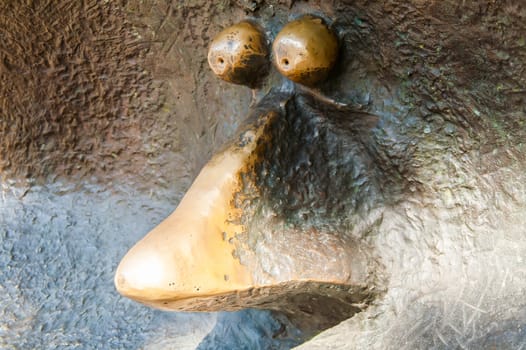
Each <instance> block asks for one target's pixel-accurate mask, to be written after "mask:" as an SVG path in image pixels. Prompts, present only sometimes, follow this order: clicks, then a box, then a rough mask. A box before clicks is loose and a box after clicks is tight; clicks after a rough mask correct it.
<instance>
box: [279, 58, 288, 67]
mask: <svg viewBox="0 0 526 350" xmlns="http://www.w3.org/2000/svg"><path fill="white" fill-rule="evenodd" d="M281 62H282V63H283V64H284V65H285V66H288V65H289V60H288V59H286V58H284V59H283V60H281Z"/></svg>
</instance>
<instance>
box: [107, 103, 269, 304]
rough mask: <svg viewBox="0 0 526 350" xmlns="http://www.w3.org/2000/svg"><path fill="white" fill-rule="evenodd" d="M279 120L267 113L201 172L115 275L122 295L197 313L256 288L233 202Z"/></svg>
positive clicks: (127, 256) (123, 262) (124, 260)
mask: <svg viewBox="0 0 526 350" xmlns="http://www.w3.org/2000/svg"><path fill="white" fill-rule="evenodd" d="M275 117H276V115H275V113H272V112H268V113H263V114H262V115H260V116H259V117H258V119H257V120H256V121H254V123H252V124H251V125H248V126H247V127H245V128H244V130H243V131H242V132H241V133H240V135H239V139H238V140H237V141H236V142H234V143H233V144H231V145H230V146H229V147H227V148H226V149H225V150H224V151H222V152H220V153H218V154H216V155H215V156H214V157H213V158H212V159H211V160H210V161H209V162H208V164H207V165H206V166H205V167H204V168H203V169H202V171H201V173H200V174H199V175H198V177H197V178H196V179H195V181H194V183H193V184H192V186H191V188H190V189H189V190H188V192H187V193H186V195H185V196H184V198H183V199H182V200H181V202H180V204H179V206H178V207H177V209H176V210H175V211H174V212H173V213H172V214H171V215H170V216H169V217H168V218H167V219H166V220H164V221H163V222H162V223H161V224H160V225H159V226H157V227H156V228H155V229H153V230H152V231H151V232H150V233H149V234H148V235H147V236H146V237H144V238H143V239H142V240H141V241H139V242H138V243H137V244H136V245H135V246H134V247H133V248H132V249H131V250H130V251H129V252H128V253H127V254H126V256H125V257H124V258H123V260H122V261H121V263H120V265H119V267H118V269H117V272H116V276H115V285H116V288H117V290H118V291H119V292H120V293H121V294H122V295H124V296H126V297H129V298H131V299H135V300H137V301H140V302H142V303H144V304H147V305H150V306H154V307H158V308H163V309H192V306H191V305H190V304H191V303H192V300H193V299H195V298H201V299H206V298H211V299H213V298H217V297H220V296H222V295H225V294H228V293H230V292H232V291H239V290H246V289H248V288H251V287H253V286H254V282H253V278H252V276H251V274H250V272H249V271H248V270H247V268H246V267H244V266H242V265H241V263H240V261H239V259H237V258H236V257H235V254H234V253H233V251H234V247H233V245H232V240H233V238H234V237H235V236H236V235H238V234H240V233H241V232H242V230H243V226H242V225H241V224H240V223H239V221H238V220H236V219H237V218H238V217H239V209H237V208H235V206H234V198H233V197H234V196H235V194H236V192H238V191H239V189H240V187H241V183H240V181H241V178H240V173H242V171H243V169H245V168H246V167H247V166H249V163H250V156H251V154H252V152H253V150H254V148H255V147H256V145H257V143H258V140H259V138H260V136H261V134H262V130H263V129H264V128H265V125H266V124H267V123H268V122H269V121H270V120H271V119H272V118H275ZM211 304H214V303H211ZM215 304H219V303H215ZM211 308H212V307H211Z"/></svg>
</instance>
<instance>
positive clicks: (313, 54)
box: [272, 16, 338, 86]
mask: <svg viewBox="0 0 526 350" xmlns="http://www.w3.org/2000/svg"><path fill="white" fill-rule="evenodd" d="M272 51H273V54H274V65H275V66H276V68H277V69H278V70H279V72H280V73H281V74H283V75H284V76H285V77H287V78H288V79H290V80H292V81H294V82H296V83H300V84H303V85H307V86H313V85H315V84H317V83H319V82H321V81H323V80H325V79H326V78H327V76H328V74H329V72H330V70H331V69H332V67H333V66H334V64H335V62H336V59H337V58H338V39H337V38H336V35H335V34H334V33H333V32H332V31H331V30H330V29H329V28H328V27H327V26H326V25H325V24H324V23H323V21H322V20H321V19H320V18H317V17H313V16H304V17H302V18H300V19H298V20H295V21H292V22H290V23H288V24H287V25H286V26H285V27H283V29H282V30H281V31H280V32H279V33H278V35H277V36H276V39H275V40H274V44H273V45H272Z"/></svg>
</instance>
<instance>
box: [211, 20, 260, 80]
mask: <svg viewBox="0 0 526 350" xmlns="http://www.w3.org/2000/svg"><path fill="white" fill-rule="evenodd" d="M268 55H269V50H268V47H267V40H266V38H265V35H264V34H263V31H262V30H261V28H259V26H258V25H257V24H255V23H252V22H248V21H244V22H240V23H237V24H234V25H233V26H231V27H228V28H226V29H224V30H223V31H222V32H221V33H219V34H218V35H217V36H216V37H215V38H214V40H213V41H212V43H211V44H210V48H209V50H208V64H209V65H210V68H211V69H212V71H213V72H214V74H215V75H217V76H218V77H219V78H221V79H223V80H225V81H228V82H230V83H234V84H241V85H248V86H250V87H254V86H255V85H257V83H258V82H259V80H260V79H261V78H262V77H263V76H264V75H265V74H266V73H267V72H268V66H269V61H268Z"/></svg>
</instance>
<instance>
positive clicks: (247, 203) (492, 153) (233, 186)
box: [115, 16, 526, 346]
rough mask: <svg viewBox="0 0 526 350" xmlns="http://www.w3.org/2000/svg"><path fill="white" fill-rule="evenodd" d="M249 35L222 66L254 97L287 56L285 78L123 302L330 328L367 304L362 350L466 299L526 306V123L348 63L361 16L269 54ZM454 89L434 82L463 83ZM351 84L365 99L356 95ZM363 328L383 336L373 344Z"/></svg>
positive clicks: (213, 164)
mask: <svg viewBox="0 0 526 350" xmlns="http://www.w3.org/2000/svg"><path fill="white" fill-rule="evenodd" d="M248 23H249V22H242V24H237V25H234V26H233V27H232V28H227V29H225V30H224V31H223V32H222V33H221V34H219V36H218V38H217V39H214V40H213V41H212V44H211V46H210V51H209V55H208V58H209V63H210V66H211V68H212V69H213V71H214V72H215V74H217V75H218V76H219V77H220V78H222V79H225V80H227V81H231V82H234V83H237V84H246V85H248V86H250V87H254V86H256V85H257V84H255V83H254V82H256V81H257V82H261V81H262V80H263V79H265V77H266V76H267V74H268V73H269V72H268V69H267V68H266V67H267V66H266V64H265V63H264V62H263V61H262V60H263V58H264V59H265V60H267V59H272V61H273V64H274V66H275V68H274V69H275V70H272V71H271V72H270V77H271V78H269V81H270V83H267V85H265V84H263V86H265V88H264V90H265V91H259V92H255V94H254V95H255V96H258V97H257V98H255V101H253V104H252V107H251V111H250V113H249V116H248V117H246V119H245V120H244V123H243V125H242V126H241V127H240V128H239V131H238V134H237V136H236V137H234V139H233V140H231V142H230V143H228V144H227V145H226V146H225V147H224V148H223V149H222V150H221V151H220V152H218V153H217V154H216V155H214V156H213V157H212V159H211V160H210V161H209V163H208V164H207V165H206V166H205V167H204V168H203V169H202V171H201V173H200V174H199V176H198V177H197V178H196V179H195V181H194V183H193V185H192V187H191V188H190V189H189V190H188V192H187V193H186V195H185V197H184V198H183V199H182V201H181V202H180V203H179V206H178V207H177V209H176V210H175V211H174V213H173V214H172V215H171V216H169V217H168V218H167V219H166V220H165V221H164V222H162V223H161V224H160V225H159V226H158V227H156V228H155V229H154V230H152V231H151V232H150V233H149V234H148V235H147V236H146V237H145V238H144V239H143V240H141V241H140V242H138V243H137V244H136V245H135V246H134V247H133V248H132V249H131V250H130V251H129V252H128V254H127V255H126V256H125V257H124V258H123V260H122V261H121V263H120V265H119V268H118V270H117V272H116V276H115V284H116V287H117V289H118V290H119V292H120V293H121V294H123V295H125V296H127V297H129V298H132V299H135V300H137V301H139V302H141V303H144V304H147V305H150V306H153V307H156V308H161V309H165V310H184V311H186V310H188V311H216V310H237V309H241V308H247V307H251V308H252V307H255V308H265V309H275V310H281V311H285V312H287V313H288V314H289V315H295V316H298V315H300V316H301V317H306V316H307V315H312V317H313V318H319V319H320V320H322V321H320V322H321V326H320V327H321V328H326V327H328V326H332V325H335V324H336V323H338V322H340V321H342V320H344V319H346V318H349V317H351V316H353V315H354V314H355V313H357V312H360V311H363V310H367V312H365V313H360V314H359V315H357V316H355V317H353V318H352V319H351V321H349V323H347V327H349V328H348V329H349V330H350V332H355V333H356V334H358V333H359V334H358V335H357V339H358V340H357V342H358V343H359V342H361V343H360V344H362V345H363V346H370V345H371V344H372V343H373V342H374V339H379V338H382V337H388V336H392V335H393V334H395V333H396V332H397V331H396V330H397V329H398V328H404V327H409V325H410V324H411V323H413V322H414V320H415V318H416V316H415V315H419V314H422V313H424V312H430V313H433V312H437V311H436V310H437V309H438V308H440V307H441V305H442V306H443V308H445V309H448V308H453V309H454V308H455V307H456V306H455V305H458V304H459V303H465V305H467V306H466V307H467V308H470V307H471V310H472V311H473V310H474V312H479V313H480V314H481V315H482V316H480V317H481V319H483V320H484V321H483V322H486V323H487V322H490V321H491V319H492V318H491V315H493V313H498V312H500V311H501V310H502V308H500V307H496V306H495V303H498V302H499V301H501V300H503V298H504V299H506V300H507V301H508V302H510V303H513V304H514V305H516V304H518V305H523V304H524V303H523V304H520V303H521V302H520V301H519V299H517V295H519V294H520V293H519V290H520V289H521V288H523V287H524V283H522V284H520V283H518V284H514V283H509V281H510V279H509V278H511V277H502V278H501V275H502V273H503V271H507V272H505V273H506V274H512V275H513V276H516V277H517V278H519V277H520V278H523V277H525V270H524V269H523V268H521V267H518V265H516V264H514V262H513V261H515V260H517V259H518V260H517V261H518V262H519V261H522V258H521V256H524V253H526V250H525V245H524V244H519V245H516V246H515V248H513V246H514V243H512V242H517V241H521V240H522V241H523V238H524V235H523V227H526V221H525V219H524V215H522V214H521V213H523V210H524V208H525V203H526V187H525V184H526V181H525V180H526V178H525V175H523V172H522V171H521V169H524V168H525V160H524V152H523V150H522V148H521V147H522V146H521V145H522V142H519V140H520V139H521V137H522V136H524V130H525V129H526V128H525V124H524V122H523V115H522V114H520V115H521V116H522V117H521V116H519V115H513V114H509V115H507V116H505V113H500V114H499V113H496V114H493V115H492V116H491V117H488V119H483V118H481V117H480V114H481V112H480V111H479V110H478V109H477V107H475V105H474V104H473V103H474V102H473V100H472V96H469V94H468V95H463V93H458V94H457V93H455V94H451V95H448V93H446V92H445V91H446V90H443V92H442V94H438V93H437V95H436V96H435V95H434V94H435V92H433V91H435V90H436V87H433V86H431V87H430V86H425V87H424V86H419V85H418V84H417V82H416V83H414V85H408V84H409V83H408V81H404V80H403V79H402V78H401V77H400V76H395V75H393V76H388V73H387V72H385V71H384V72H382V71H378V70H376V69H379V68H378V67H372V66H370V62H368V61H367V60H366V59H363V57H362V60H361V61H360V63H359V64H357V65H355V66H349V65H347V63H348V62H350V61H351V60H352V59H351V58H352V56H351V55H358V56H359V55H360V53H355V52H353V47H350V46H349V42H350V40H349V35H351V34H349V33H352V31H350V29H349V28H351V24H350V22H349V21H347V20H346V19H334V21H333V23H332V24H331V25H330V26H329V25H328V24H327V21H324V20H322V19H321V18H317V17H312V16H305V17H303V18H300V19H297V20H293V21H291V22H290V23H288V24H285V25H284V26H283V27H282V28H281V29H280V30H279V31H278V30H275V31H274V32H275V37H274V38H269V40H270V41H273V44H272V57H270V58H269V57H268V52H267V51H266V46H265V45H267V42H266V39H265V38H264V36H263V34H262V33H263V31H264V29H261V28H263V27H264V26H263V25H261V26H259V25H255V24H254V25H249V24H248ZM364 25H365V24H364ZM241 28H243V30H247V31H248V32H247V33H248V34H240V33H242V31H241ZM268 32H272V31H270V30H269V31H268ZM336 33H343V34H341V35H343V36H344V37H342V38H337V36H336ZM225 38H226V39H225ZM256 39H257V40H256ZM225 40H226V44H225ZM254 40H255V41H254ZM237 42H240V43H254V45H256V46H254V47H256V48H254V47H252V46H250V45H249V44H247V45H246V46H244V45H245V44H242V45H241V46H239V47H244V49H241V51H237V50H238V49H237V48H238V46H237V44H236V45H234V43H237ZM255 42H257V44H255ZM263 43H265V44H263ZM339 43H340V44H339ZM355 43H356V42H355ZM339 46H341V49H340V48H339ZM234 47H235V49H234ZM229 50H235V51H233V52H230V51H229ZM245 50H247V51H245ZM340 50H341V52H340ZM451 50H454V48H451ZM380 54H383V53H380ZM386 54H387V53H386ZM386 59H387V58H386ZM392 59H393V60H396V59H400V58H399V57H398V58H392ZM338 62H339V63H338ZM226 64H228V65H229V66H228V69H226V68H225V70H221V69H219V68H218V65H226ZM429 64H430V63H429ZM409 66H410V65H408V67H409ZM222 67H223V66H222ZM414 69H423V68H418V66H416V68H414ZM278 72H279V73H280V74H281V75H282V77H280V78H276V76H277V74H278ZM433 72H434V73H433ZM435 73H436V74H439V73H437V71H434V70H432V69H430V73H429V74H435ZM408 74H409V73H408ZM426 74H427V73H426ZM364 77H366V78H364ZM462 78H463V77H458V79H462ZM441 79H442V78H440V77H439V78H435V80H433V79H431V80H430V81H439V82H441V83H444V84H446V85H444V86H447V81H448V80H447V79H450V80H449V81H450V82H453V81H454V79H457V77H453V76H449V77H447V78H443V79H444V80H441ZM354 81H361V83H360V84H362V85H361V86H360V88H361V89H362V93H361V94H358V93H356V94H355V95H353V96H351V95H348V94H346V91H349V90H350V89H351V87H350V86H351V85H352V84H353V83H354ZM424 83H428V81H427V80H426V81H424ZM424 83H422V84H424ZM258 84H259V83H258ZM258 86H259V85H258ZM409 86H411V87H409ZM352 89H354V90H353V91H356V89H358V88H356V87H353V88H352ZM433 89H434V90H433ZM441 89H446V88H445V87H443V86H442V87H441ZM468 108H470V109H469V110H468ZM507 117H509V118H511V119H506V118H507ZM512 125H515V127H512ZM496 184H498V185H496ZM521 237H522V238H521ZM514 249H515V250H514ZM488 280H491V281H494V280H498V281H500V282H499V283H497V284H493V283H490V282H488ZM498 285H502V286H507V287H506V288H505V289H502V288H504V287H502V288H500V289H499V287H498ZM484 286H486V287H487V288H486V289H485V291H484V294H483V295H482V294H480V292H479V291H480V290H481V288H482V287H484ZM521 286H522V287H521ZM459 295H460V297H459ZM455 298H457V299H455ZM459 300H461V301H459ZM486 303H487V304H486ZM490 304H492V305H493V306H492V308H491V309H490V308H489V307H486V306H485V305H490ZM463 305H464V304H463ZM429 310H431V311H429ZM373 315H381V316H379V317H378V318H375V319H374V321H371V322H370V323H367V320H370V319H368V318H373ZM440 315H444V313H440ZM448 317H451V319H450V321H451V322H453V323H455V322H459V319H460V318H458V317H457V314H456V311H455V312H452V313H451V314H450V315H449V316H448ZM473 317H476V316H473ZM484 317H487V318H484ZM510 317H512V318H517V317H518V316H516V315H512V316H510ZM394 320H397V321H398V323H396V325H394V326H390V324H391V323H392V322H393V321H394ZM364 324H367V327H366V328H367V329H368V331H369V332H371V333H370V334H374V336H373V337H371V338H367V339H366V337H361V338H360V334H361V333H360V332H359V329H363V327H364ZM341 327H344V326H341ZM389 327H391V328H389ZM426 329H427V328H426ZM444 332H445V331H444ZM353 334H354V333H353ZM388 334H390V335H388ZM375 337H376V338H375ZM433 339H441V338H440V334H439V335H436V338H433ZM320 346H322V345H320Z"/></svg>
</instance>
